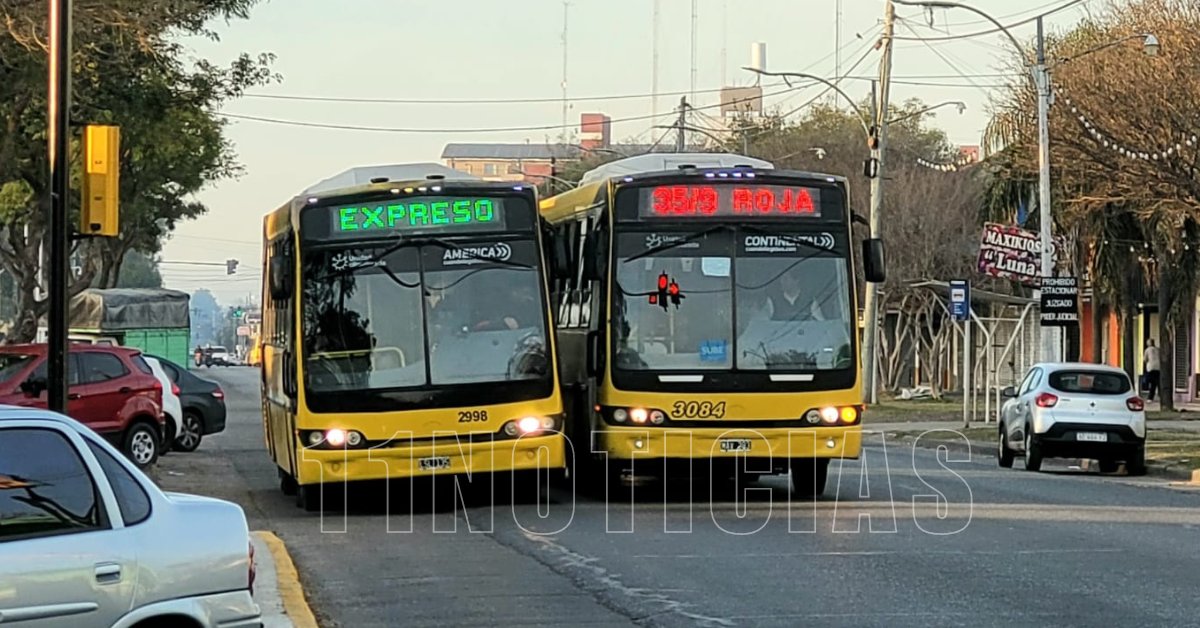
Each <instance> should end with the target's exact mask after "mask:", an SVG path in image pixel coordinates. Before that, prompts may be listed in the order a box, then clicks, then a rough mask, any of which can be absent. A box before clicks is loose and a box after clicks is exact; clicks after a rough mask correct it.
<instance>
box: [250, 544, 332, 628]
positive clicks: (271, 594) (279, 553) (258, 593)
mask: <svg viewBox="0 0 1200 628" xmlns="http://www.w3.org/2000/svg"><path fill="white" fill-rule="evenodd" d="M250 541H251V543H252V544H253V545H254V562H255V567H256V571H255V578H254V601H255V602H256V603H258V607H259V609H261V610H262V622H263V628H317V621H316V618H315V617H313V613H312V611H311V610H310V609H309V608H308V603H307V602H305V601H304V591H303V590H302V589H301V588H300V581H299V579H298V577H297V574H296V568H295V566H293V565H292V559H291V557H289V556H288V554H287V549H286V548H285V547H284V545H283V541H280V540H279V537H277V536H275V535H274V534H272V533H270V532H262V531H256V532H252V533H251V534H250Z"/></svg>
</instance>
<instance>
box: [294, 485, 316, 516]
mask: <svg viewBox="0 0 1200 628" xmlns="http://www.w3.org/2000/svg"><path fill="white" fill-rule="evenodd" d="M296 506H297V507H299V508H300V509H301V510H303V511H304V512H320V510H321V485H320V484H305V485H303V486H297V487H296Z"/></svg>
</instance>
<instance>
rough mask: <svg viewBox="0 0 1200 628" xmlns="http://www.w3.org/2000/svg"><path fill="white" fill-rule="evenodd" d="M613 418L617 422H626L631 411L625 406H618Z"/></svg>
mask: <svg viewBox="0 0 1200 628" xmlns="http://www.w3.org/2000/svg"><path fill="white" fill-rule="evenodd" d="M613 420H614V421H616V422H617V423H624V422H625V421H628V420H629V412H628V411H626V410H625V408H617V409H616V410H613Z"/></svg>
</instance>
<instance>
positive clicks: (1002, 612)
mask: <svg viewBox="0 0 1200 628" xmlns="http://www.w3.org/2000/svg"><path fill="white" fill-rule="evenodd" d="M200 374H201V376H205V377H211V378H212V379H215V380H218V381H219V382H220V383H221V384H222V386H223V387H224V388H225V390H226V392H227V400H228V402H229V405H230V418H229V426H228V428H227V430H226V432H225V433H223V434H220V435H217V436H214V437H210V438H209V439H207V440H206V441H205V442H204V443H203V444H202V445H201V447H200V450H199V451H198V452H196V453H194V454H179V453H172V454H169V455H167V456H166V457H164V458H163V459H162V461H161V462H160V469H159V472H158V473H157V475H158V476H159V477H160V478H161V480H160V481H161V482H162V483H163V484H164V485H165V486H166V487H167V488H169V489H172V490H185V491H189V492H196V493H201V494H207V495H213V496H217V497H222V498H226V499H231V500H233V501H236V502H238V503H240V504H242V505H243V507H244V508H245V509H246V512H247V515H248V516H249V518H250V520H251V526H252V527H254V528H256V529H267V530H272V531H274V532H275V533H276V534H278V535H279V536H280V537H281V538H282V539H283V540H284V541H285V542H286V543H287V545H288V549H289V550H290V552H291V554H292V556H293V558H294V560H295V562H296V564H297V567H298V568H299V570H300V573H301V578H302V580H303V582H304V585H305V590H306V593H307V595H308V598H309V600H310V602H311V604H312V605H313V607H314V610H315V611H316V613H317V615H318V617H319V618H320V619H321V620H322V622H323V624H325V625H328V626H345V627H365V626H401V625H403V626H483V625H489V626H505V625H507V626H562V625H595V626H628V625H647V626H888V627H896V626H929V625H938V626H1013V625H1052V626H1099V625H1139V626H1180V625H1196V622H1197V621H1198V620H1197V617H1200V597H1198V596H1197V591H1198V590H1200V569H1197V564H1198V563H1197V558H1196V556H1197V550H1198V549H1200V492H1195V491H1189V490H1184V489H1179V488H1175V487H1171V486H1169V485H1168V483H1167V482H1165V481H1161V480H1155V479H1139V480H1129V479H1126V478H1121V477H1113V476H1103V477H1102V476H1098V475H1094V474H1088V473H1085V472H1081V471H1078V470H1072V469H1070V468H1068V467H1066V466H1064V465H1058V466H1055V465H1053V464H1050V465H1048V466H1049V469H1050V472H1049V473H1041V474H1031V473H1026V472H1023V471H1017V470H1001V469H999V468H997V467H996V464H995V462H994V461H993V460H992V459H991V458H990V457H989V458H985V459H980V458H978V457H977V458H976V459H975V460H967V459H966V458H967V454H965V453H960V452H946V451H942V452H941V453H938V452H937V451H934V450H928V449H921V448H917V449H913V448H908V447H897V446H894V445H893V446H891V447H888V446H887V445H886V444H885V441H884V440H882V439H881V438H874V439H871V441H870V443H871V444H870V445H869V447H868V448H867V450H866V455H865V456H864V459H863V460H861V461H847V462H846V463H845V465H844V466H843V467H842V468H841V469H840V475H839V473H838V471H839V469H838V465H837V463H834V465H833V466H832V467H831V469H830V471H831V477H830V490H829V491H828V493H827V496H826V497H825V498H823V499H821V500H820V501H819V502H817V503H815V504H814V503H813V502H797V503H792V504H789V503H788V495H787V491H786V490H785V482H784V480H783V478H771V479H769V480H767V481H764V482H760V483H758V484H753V485H751V486H750V487H743V489H745V490H748V494H747V496H746V497H743V498H742V499H741V500H740V503H739V500H738V499H737V496H738V494H739V493H740V491H739V489H737V488H731V487H725V488H722V489H719V490H718V491H716V494H715V495H714V496H713V497H712V499H709V497H708V495H701V494H700V493H704V492H705V491H701V490H699V489H697V490H695V491H694V492H695V493H696V495H694V498H693V499H691V500H689V496H688V488H687V486H688V485H687V483H671V484H670V485H669V486H668V488H667V490H663V488H662V487H661V486H658V487H649V488H646V489H644V490H641V491H639V492H638V493H637V494H636V495H635V496H633V500H632V501H631V498H630V496H629V495H616V496H614V500H613V503H610V504H609V505H607V506H606V505H605V503H604V502H603V501H602V500H598V499H594V498H587V497H583V496H580V497H579V498H578V499H574V500H573V499H572V495H571V493H570V492H569V491H564V490H556V491H554V492H553V493H552V494H551V503H550V505H549V506H548V507H546V506H542V507H541V508H539V507H538V506H537V505H536V504H532V503H520V504H518V505H516V506H513V505H511V502H510V501H508V500H503V501H501V502H500V503H499V504H498V505H497V506H495V507H494V508H489V507H488V506H487V504H488V503H489V500H488V499H487V497H486V495H482V496H481V495H479V494H478V493H480V492H484V493H486V491H475V492H473V493H472V494H471V495H469V496H468V497H467V498H466V500H465V501H466V504H465V507H464V504H463V503H461V502H459V501H456V500H455V498H454V496H455V492H454V491H453V490H452V489H451V488H450V487H449V486H448V485H443V486H435V487H432V488H430V487H427V486H418V487H416V488H415V489H414V490H409V489H408V488H407V487H405V486H399V487H397V486H393V487H391V488H390V490H389V489H388V488H385V487H369V488H368V489H366V490H363V491H356V492H354V493H352V494H351V497H350V505H351V507H350V512H349V514H347V515H344V516H343V515H331V514H328V513H327V514H326V515H325V516H324V517H321V516H319V515H315V514H306V513H304V512H302V511H300V510H299V509H297V508H295V507H294V506H293V501H292V499H291V498H287V497H284V496H283V495H282V494H281V493H280V492H279V490H278V488H277V479H276V476H275V471H274V468H273V467H272V465H271V462H270V461H269V460H268V458H267V456H266V453H265V450H264V446H263V436H262V428H261V418H260V416H259V402H258V388H257V386H258V379H257V377H258V371H257V370H251V369H244V368H230V369H221V370H214V371H211V372H201V373H200ZM1017 466H1018V467H1019V466H1020V463H1019V462H1018V464H1017ZM835 483H836V491H835V490H834V489H833V487H834V486H835ZM497 492H498V493H501V494H505V493H506V492H507V488H506V487H501V486H500V485H497ZM835 494H836V499H835V497H834V495H835Z"/></svg>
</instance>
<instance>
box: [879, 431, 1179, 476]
mask: <svg viewBox="0 0 1200 628" xmlns="http://www.w3.org/2000/svg"><path fill="white" fill-rule="evenodd" d="M891 434H895V432H891ZM897 439H898V440H901V441H904V442H907V443H912V444H914V445H917V446H919V447H921V448H922V449H938V448H941V447H945V448H946V449H948V450H950V451H959V452H962V451H965V452H968V453H970V454H971V455H972V456H976V455H978V456H992V455H995V447H996V445H995V444H994V443H986V444H982V443H979V442H978V441H972V442H971V445H970V446H969V447H968V446H967V445H964V444H962V443H961V442H958V441H936V440H923V441H920V442H918V441H917V439H916V438H913V437H911V436H898V437H897ZM1089 464H1090V461H1088V460H1081V461H1080V463H1079V466H1080V468H1082V469H1084V470H1087V469H1088V466H1089ZM1146 475H1150V476H1155V477H1162V478H1167V479H1171V480H1188V479H1190V480H1191V483H1192V484H1196V485H1200V469H1195V470H1192V469H1185V468H1182V467H1172V466H1167V465H1163V464H1158V463H1156V462H1154V461H1147V462H1146Z"/></svg>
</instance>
